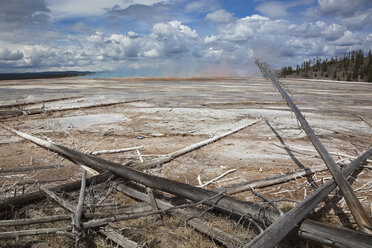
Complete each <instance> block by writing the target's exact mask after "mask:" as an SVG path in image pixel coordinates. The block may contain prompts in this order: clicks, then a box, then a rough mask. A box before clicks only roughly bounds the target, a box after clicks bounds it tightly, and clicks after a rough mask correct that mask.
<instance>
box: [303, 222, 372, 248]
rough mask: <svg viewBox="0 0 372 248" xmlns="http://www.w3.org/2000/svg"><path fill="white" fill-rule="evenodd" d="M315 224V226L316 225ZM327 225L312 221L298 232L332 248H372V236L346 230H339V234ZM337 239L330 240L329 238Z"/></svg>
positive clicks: (304, 224)
mask: <svg viewBox="0 0 372 248" xmlns="http://www.w3.org/2000/svg"><path fill="white" fill-rule="evenodd" d="M314 223H315V225H316V226H315V225H314ZM332 231H333V230H332V229H329V228H328V226H327V225H325V224H322V223H316V222H314V221H312V220H308V221H306V222H303V223H302V224H301V226H300V228H299V230H298V233H300V234H301V236H302V237H304V238H307V239H311V240H314V241H316V242H318V243H320V244H325V245H327V246H330V247H350V248H354V247H366V248H367V247H371V245H372V241H371V240H372V239H371V235H368V234H365V233H361V232H357V231H354V230H350V229H346V228H338V229H337V233H335V232H332ZM332 236H333V237H337V239H330V238H329V237H332Z"/></svg>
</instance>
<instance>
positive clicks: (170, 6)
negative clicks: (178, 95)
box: [0, 0, 372, 76]
mask: <svg viewBox="0 0 372 248" xmlns="http://www.w3.org/2000/svg"><path fill="white" fill-rule="evenodd" d="M370 48H372V0H353V1H351V0H317V1H316V0H301V1H300V0H294V1H263V0H225V1H222V0H198V1H193V0H11V1H7V0H0V73H7V72H26V71H27V72H32V71H61V70H79V71H80V70H90V71H107V75H108V76H213V75H216V76H254V74H255V73H257V70H256V69H255V68H254V66H253V65H252V61H253V59H254V57H262V58H264V60H265V61H267V62H269V63H270V64H271V65H272V66H273V67H277V68H278V67H281V66H284V65H296V63H298V62H302V61H303V60H304V59H307V58H313V57H316V56H320V57H330V56H342V55H343V54H344V53H346V52H348V51H351V50H353V49H365V50H368V49H370Z"/></svg>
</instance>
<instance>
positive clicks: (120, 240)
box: [99, 227, 139, 248]
mask: <svg viewBox="0 0 372 248" xmlns="http://www.w3.org/2000/svg"><path fill="white" fill-rule="evenodd" d="M99 232H100V233H101V234H103V235H105V236H106V237H107V238H108V239H110V240H111V241H113V242H115V243H116V244H118V245H120V246H121V247H125V248H137V247H139V245H138V244H137V243H136V242H134V241H133V240H130V239H128V238H127V237H124V236H123V235H121V234H120V233H118V232H116V231H115V230H114V229H113V228H109V227H105V228H102V229H100V230H99Z"/></svg>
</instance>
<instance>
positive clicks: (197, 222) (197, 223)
mask: <svg viewBox="0 0 372 248" xmlns="http://www.w3.org/2000/svg"><path fill="white" fill-rule="evenodd" d="M112 187H113V188H114V189H116V190H117V191H120V192H122V193H124V194H125V195H127V196H129V197H131V198H134V199H137V200H139V201H144V202H147V203H148V204H150V203H151V200H150V199H149V197H148V196H147V195H146V194H145V193H143V192H140V191H138V190H136V189H134V188H131V187H128V186H125V185H123V184H121V183H114V184H113V185H112ZM154 200H155V201H156V204H157V206H158V207H159V208H160V209H167V208H171V207H174V205H172V204H171V203H169V202H166V201H164V200H160V199H158V198H154ZM169 214H170V215H171V216H173V217H175V218H176V219H179V220H180V221H184V222H186V224H188V225H189V226H191V227H193V228H195V229H196V230H198V231H199V232H201V233H203V234H205V235H207V236H209V237H211V238H212V239H214V240H216V241H218V242H219V243H221V244H223V245H225V246H226V247H231V248H232V247H236V245H238V244H240V243H242V240H240V239H238V238H236V237H234V236H233V235H230V234H228V233H227V232H224V231H222V230H220V229H218V228H216V227H213V226H210V225H208V224H206V223H205V221H203V220H201V219H199V218H195V217H193V214H192V213H191V212H190V211H188V210H187V209H175V210H174V211H172V212H170V213H169Z"/></svg>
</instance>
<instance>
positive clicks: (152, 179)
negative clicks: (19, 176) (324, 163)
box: [0, 124, 277, 224]
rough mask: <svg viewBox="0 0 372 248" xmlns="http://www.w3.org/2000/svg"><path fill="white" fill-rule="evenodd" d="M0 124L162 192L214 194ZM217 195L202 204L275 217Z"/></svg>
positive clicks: (193, 196) (194, 197)
mask: <svg viewBox="0 0 372 248" xmlns="http://www.w3.org/2000/svg"><path fill="white" fill-rule="evenodd" d="M0 125H1V126H2V127H4V128H6V129H7V130H9V131H11V132H13V133H15V134H17V135H19V136H20V137H23V138H25V139H28V140H30V141H31V142H33V143H35V144H37V145H39V146H41V147H43V148H46V149H49V150H51V151H53V152H57V153H59V154H61V155H63V156H64V157H66V158H68V159H70V160H71V161H73V162H75V163H78V164H85V165H86V166H88V167H92V168H98V169H101V170H102V169H105V170H109V171H111V172H113V173H115V174H117V175H120V176H121V177H123V178H126V179H129V180H133V181H135V182H139V183H141V184H143V185H145V186H147V187H150V188H155V189H159V190H163V191H165V192H168V193H171V194H175V195H181V196H183V197H185V198H187V199H191V200H194V201H200V200H203V199H208V198H210V197H212V196H214V195H215V194H216V193H215V192H213V191H210V190H206V189H202V188H197V187H194V186H191V185H188V184H185V183H181V182H178V181H174V180H170V179H167V178H161V177H157V176H153V175H149V174H146V173H144V172H141V171H137V170H135V169H132V168H130V167H127V166H123V165H120V164H117V163H114V162H111V161H107V160H104V159H102V158H97V157H93V156H90V155H86V154H83V153H80V152H78V151H75V150H72V149H69V148H67V147H64V146H61V145H57V144H52V143H50V142H49V141H46V140H42V139H40V138H37V137H34V136H32V135H29V134H25V133H22V132H20V131H17V130H15V129H13V128H10V127H8V126H6V125H4V124H0ZM220 198H221V199H220V200H219V201H218V204H217V205H215V201H209V202H208V201H207V202H205V204H206V205H210V206H214V207H216V208H217V209H219V210H221V211H223V212H227V213H231V212H233V213H235V214H237V215H239V216H246V214H247V213H250V214H251V217H252V219H254V220H255V221H258V222H260V223H266V224H270V223H272V222H273V220H274V219H275V218H276V217H277V216H276V214H275V212H274V211H272V210H271V209H266V211H262V207H261V206H260V205H258V204H255V203H252V202H247V201H240V200H237V199H235V198H232V197H228V196H221V197H220Z"/></svg>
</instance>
